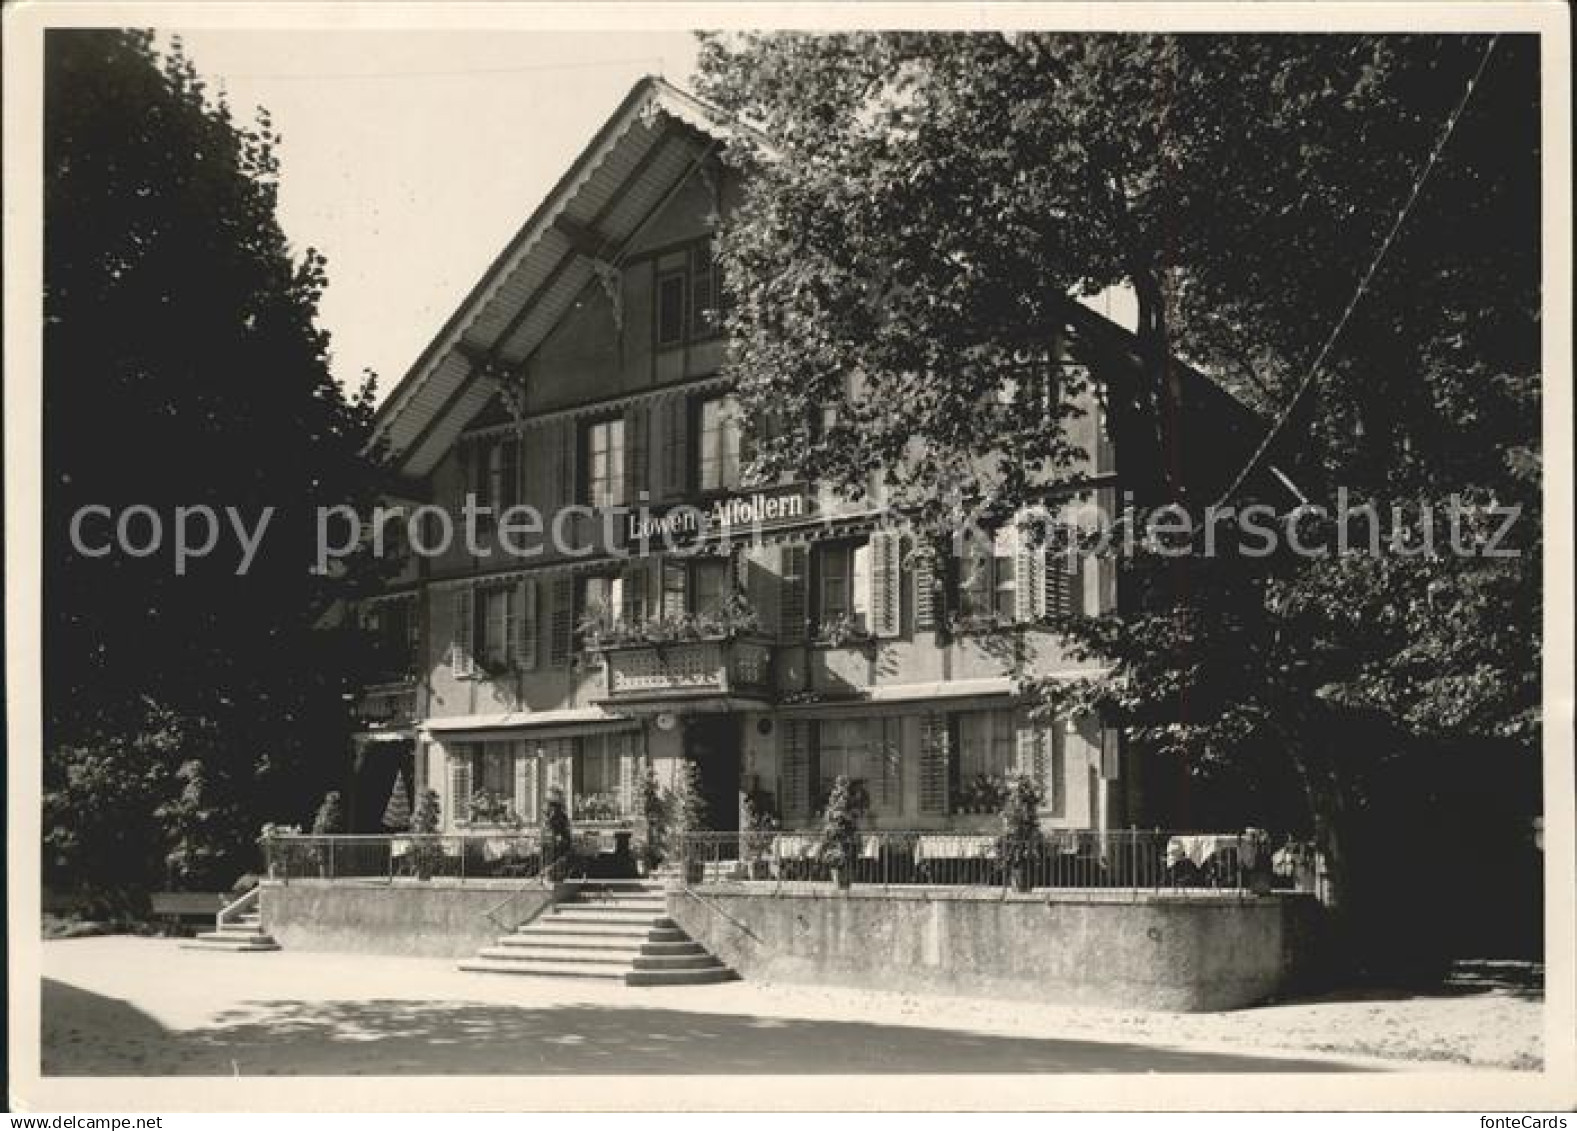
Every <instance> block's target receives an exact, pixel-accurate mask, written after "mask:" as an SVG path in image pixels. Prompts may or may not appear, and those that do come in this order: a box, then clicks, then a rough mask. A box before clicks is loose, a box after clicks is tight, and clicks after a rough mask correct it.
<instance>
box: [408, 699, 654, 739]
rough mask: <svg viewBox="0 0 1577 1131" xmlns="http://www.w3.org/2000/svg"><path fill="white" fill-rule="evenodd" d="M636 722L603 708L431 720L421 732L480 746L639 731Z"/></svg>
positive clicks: (521, 712) (503, 713)
mask: <svg viewBox="0 0 1577 1131" xmlns="http://www.w3.org/2000/svg"><path fill="white" fill-rule="evenodd" d="M640 725H641V724H640V722H639V721H638V720H636V719H632V718H629V717H627V716H624V715H616V714H613V713H611V712H608V711H604V710H603V709H602V708H600V707H571V708H567V709H565V710H561V711H503V712H498V713H495V714H490V715H452V716H449V717H447V718H434V719H427V720H425V721H424V722H423V723H422V724H421V729H422V730H423V731H425V732H427V733H429V734H431V735H432V736H433V737H434V738H437V739H439V740H441V741H451V742H467V741H471V742H476V741H481V740H483V739H488V738H543V739H547V738H572V737H575V736H578V735H587V734H604V733H608V732H612V731H621V730H635V729H636V728H638V727H639V726H640Z"/></svg>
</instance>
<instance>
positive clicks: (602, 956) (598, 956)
mask: <svg viewBox="0 0 1577 1131" xmlns="http://www.w3.org/2000/svg"><path fill="white" fill-rule="evenodd" d="M477 957H478V958H487V959H491V960H494V961H498V962H535V963H546V964H548V965H553V966H561V965H568V966H585V965H592V966H617V967H618V968H619V969H620V970H628V969H630V967H631V965H632V964H633V963H635V962H636V961H637V960H638V959H639V958H640V954H639V952H637V953H634V954H621V953H617V952H614V951H606V950H586V949H580V948H577V949H575V950H554V949H553V948H551V947H535V946H485V947H483V948H482V949H481V950H480V951H479V952H478V953H477Z"/></svg>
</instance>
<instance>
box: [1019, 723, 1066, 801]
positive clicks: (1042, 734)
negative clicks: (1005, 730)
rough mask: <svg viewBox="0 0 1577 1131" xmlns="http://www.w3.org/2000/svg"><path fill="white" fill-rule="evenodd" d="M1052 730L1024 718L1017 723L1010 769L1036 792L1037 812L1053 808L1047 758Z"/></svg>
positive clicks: (1053, 732) (1048, 759) (1050, 776)
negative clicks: (1021, 776)
mask: <svg viewBox="0 0 1577 1131" xmlns="http://www.w3.org/2000/svg"><path fill="white" fill-rule="evenodd" d="M1055 729H1056V728H1055V726H1054V725H1047V724H1044V723H1039V722H1036V721H1034V720H1032V719H1029V718H1027V717H1020V718H1019V720H1018V733H1017V735H1016V739H1017V745H1016V748H1015V751H1014V755H1015V757H1014V766H1013V768H1014V770H1015V771H1016V772H1017V773H1020V774H1023V775H1025V776H1026V777H1028V778H1029V779H1030V780H1031V781H1033V782H1034V783H1035V785H1036V786H1037V787H1038V788H1039V789H1040V809H1041V812H1046V811H1048V810H1050V809H1052V808H1053V804H1054V803H1053V800H1052V796H1051V791H1052V774H1051V754H1052V744H1053V743H1054V741H1055Z"/></svg>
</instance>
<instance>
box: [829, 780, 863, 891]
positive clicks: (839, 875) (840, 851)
mask: <svg viewBox="0 0 1577 1131" xmlns="http://www.w3.org/2000/svg"><path fill="white" fill-rule="evenodd" d="M865 809H866V805H865V791H864V790H863V789H861V788H860V787H859V786H858V784H857V783H855V782H853V781H850V780H849V778H847V777H845V776H844V775H842V774H840V775H838V779H837V780H836V781H834V782H833V783H832V792H831V793H830V794H828V795H827V809H826V812H825V813H824V814H823V816H822V827H821V846H820V852H819V855H820V857H821V862H822V863H823V864H825V865H827V866H828V867H829V868H831V869H832V882H833V883H835V884H837V885H838V886H839V887H840V888H847V887H848V886H849V884H850V882H851V881H852V879H853V873H854V863H855V861H856V860H858V859H859V858H860V818H861V817H862V816H864V814H865Z"/></svg>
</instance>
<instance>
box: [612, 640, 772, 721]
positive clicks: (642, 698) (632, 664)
mask: <svg viewBox="0 0 1577 1131" xmlns="http://www.w3.org/2000/svg"><path fill="white" fill-rule="evenodd" d="M591 650H592V651H594V652H596V653H597V654H598V655H600V656H601V657H602V660H603V671H604V674H605V678H606V680H607V683H606V685H605V689H604V693H603V695H602V696H601V697H600V701H601V702H604V703H608V704H632V703H662V702H668V701H674V702H682V701H685V700H693V699H718V698H722V699H727V698H742V699H753V700H763V699H767V698H768V697H770V695H771V689H772V644H771V642H770V640H769V639H768V638H766V637H764V636H758V635H754V634H739V635H733V636H718V637H710V638H702V639H695V640H673V641H667V642H664V643H653V642H649V641H639V642H624V643H600V644H594V645H592V646H591Z"/></svg>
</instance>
